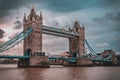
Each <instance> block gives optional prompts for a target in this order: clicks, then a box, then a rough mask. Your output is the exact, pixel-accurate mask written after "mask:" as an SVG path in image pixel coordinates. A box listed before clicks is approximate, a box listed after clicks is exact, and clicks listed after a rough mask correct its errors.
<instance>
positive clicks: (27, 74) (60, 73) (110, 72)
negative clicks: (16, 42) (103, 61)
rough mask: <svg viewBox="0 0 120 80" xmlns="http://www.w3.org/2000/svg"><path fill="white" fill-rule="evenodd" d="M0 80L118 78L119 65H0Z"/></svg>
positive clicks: (100, 79)
mask: <svg viewBox="0 0 120 80" xmlns="http://www.w3.org/2000/svg"><path fill="white" fill-rule="evenodd" d="M0 80H120V67H119V66H116V67H63V66H61V65H57V66H51V68H17V65H0Z"/></svg>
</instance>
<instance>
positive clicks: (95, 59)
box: [85, 40, 112, 62]
mask: <svg viewBox="0 0 120 80" xmlns="http://www.w3.org/2000/svg"><path fill="white" fill-rule="evenodd" d="M85 43H86V44H87V46H88V48H89V50H90V51H91V54H92V55H93V56H95V58H91V60H92V61H94V62H112V60H111V58H112V54H111V53H110V54H109V55H108V57H106V58H103V57H101V56H98V55H97V54H96V52H95V50H93V48H92V47H90V45H89V44H88V42H87V40H85Z"/></svg>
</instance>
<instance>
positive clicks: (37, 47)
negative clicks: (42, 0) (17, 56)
mask: <svg viewBox="0 0 120 80" xmlns="http://www.w3.org/2000/svg"><path fill="white" fill-rule="evenodd" d="M42 24H43V18H42V13H41V12H40V15H37V14H36V12H35V9H34V7H32V9H31V12H30V14H29V16H28V17H27V18H26V15H24V19H23V26H24V31H26V30H28V28H30V27H32V29H33V30H32V33H31V34H30V35H29V36H28V37H27V38H25V39H24V52H25V51H26V50H28V49H30V50H31V55H32V54H34V53H35V52H40V51H42Z"/></svg>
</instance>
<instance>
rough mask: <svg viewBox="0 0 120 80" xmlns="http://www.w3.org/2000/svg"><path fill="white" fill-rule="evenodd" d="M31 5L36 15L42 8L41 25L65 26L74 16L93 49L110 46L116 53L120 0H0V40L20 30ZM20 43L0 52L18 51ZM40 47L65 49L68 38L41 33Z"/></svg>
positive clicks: (53, 50) (119, 49)
mask: <svg viewBox="0 0 120 80" xmlns="http://www.w3.org/2000/svg"><path fill="white" fill-rule="evenodd" d="M32 5H34V7H35V10H36V13H37V14H38V15H39V14H40V11H42V14H43V24H44V25H48V26H52V27H56V28H63V27H65V29H66V30H67V29H68V27H67V26H68V25H69V26H70V27H71V28H72V27H73V25H74V22H75V21H76V20H77V21H79V23H80V25H81V26H83V24H84V26H85V33H86V34H85V35H86V39H87V41H88V42H89V44H90V45H91V47H92V48H93V49H94V50H95V51H96V52H103V51H104V50H107V49H113V50H114V51H116V53H117V54H120V42H119V40H120V35H119V34H120V9H119V8H120V0H0V44H2V43H4V42H6V41H8V40H10V39H11V38H12V37H14V36H15V35H17V34H19V33H20V32H21V31H22V30H23V23H22V21H23V16H24V13H26V16H28V15H29V14H30V10H31V7H32ZM56 23H58V25H56ZM48 43H49V44H48ZM22 46H23V42H21V43H20V44H18V45H16V46H15V47H14V48H12V49H10V50H8V51H6V52H4V53H1V54H15V55H17V54H18V53H19V54H22V50H23V47H22ZM43 51H46V52H50V53H51V54H59V53H62V52H65V51H69V42H68V39H67V38H61V37H56V36H51V35H43ZM10 52H11V53H10Z"/></svg>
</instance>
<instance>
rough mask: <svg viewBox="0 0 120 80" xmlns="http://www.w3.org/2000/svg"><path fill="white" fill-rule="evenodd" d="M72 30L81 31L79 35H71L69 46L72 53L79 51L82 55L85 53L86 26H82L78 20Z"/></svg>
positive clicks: (79, 54)
mask: <svg viewBox="0 0 120 80" xmlns="http://www.w3.org/2000/svg"><path fill="white" fill-rule="evenodd" d="M72 32H74V33H79V35H80V36H79V37H71V38H69V46H70V47H69V48H70V52H71V53H77V54H78V56H79V57H80V56H81V55H82V54H84V53H85V44H84V41H85V28H84V25H83V26H82V27H81V26H80V24H79V22H78V21H76V22H75V23H74V26H73V29H72Z"/></svg>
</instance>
